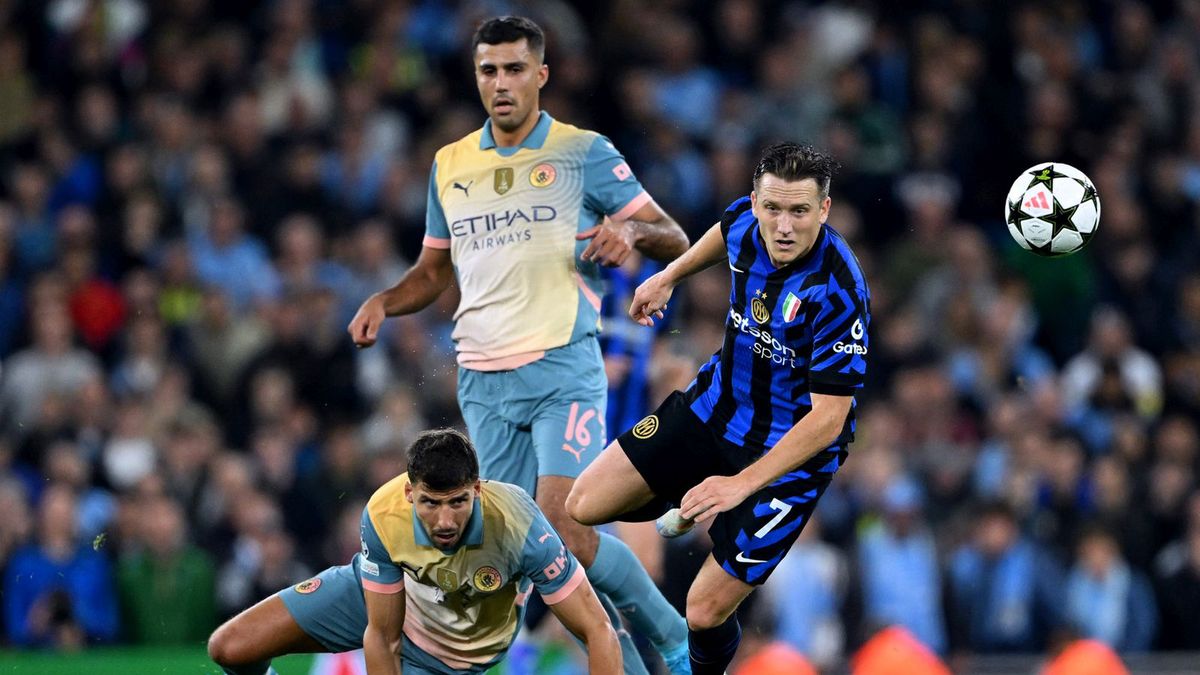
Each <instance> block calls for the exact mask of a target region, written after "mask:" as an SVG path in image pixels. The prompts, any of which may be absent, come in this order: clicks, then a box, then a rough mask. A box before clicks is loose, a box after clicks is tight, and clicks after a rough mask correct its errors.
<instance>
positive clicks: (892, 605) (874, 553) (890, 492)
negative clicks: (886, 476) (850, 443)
mask: <svg viewBox="0 0 1200 675" xmlns="http://www.w3.org/2000/svg"><path fill="white" fill-rule="evenodd" d="M919 490H920V488H918V487H917V485H916V484H915V483H913V481H911V480H910V479H908V478H898V479H895V480H893V481H892V482H891V484H889V485H888V486H887V488H886V489H885V490H884V492H883V496H882V504H881V506H882V509H883V514H882V518H881V519H880V520H879V522H877V523H874V524H872V525H869V526H867V527H866V528H863V529H860V531H859V541H858V566H859V572H860V574H861V575H862V595H863V620H864V622H865V624H866V625H867V626H891V625H899V626H903V627H904V628H906V629H907V630H908V631H909V632H910V633H912V635H913V637H915V638H916V639H917V640H919V641H920V642H921V643H922V644H924V645H925V646H926V647H928V648H930V649H932V650H933V651H935V652H945V651H946V647H947V644H946V629H945V626H944V623H943V621H942V593H941V589H942V580H941V573H940V570H939V567H938V558H937V547H936V546H935V544H934V541H933V535H932V533H930V532H929V530H928V529H927V528H926V527H925V526H924V525H923V524H922V521H921V494H920V492H919Z"/></svg>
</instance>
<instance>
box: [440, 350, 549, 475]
mask: <svg viewBox="0 0 1200 675" xmlns="http://www.w3.org/2000/svg"><path fill="white" fill-rule="evenodd" d="M483 374H485V375H491V374H492V373H483ZM471 377H472V376H470V375H468V376H467V378H471ZM463 379H464V378H463V376H460V378H459V382H460V387H459V391H460V396H459V407H460V408H461V409H462V415H463V420H464V421H465V422H466V423H467V435H469V436H470V437H471V442H472V443H473V444H474V445H475V453H476V455H477V456H478V457H479V475H480V476H481V477H483V478H485V479H487V480H497V481H501V482H504V483H512V484H513V485H518V486H520V487H521V488H523V489H524V490H525V491H526V492H528V493H529V494H531V495H532V494H533V493H534V491H535V490H536V489H537V476H538V462H537V455H536V454H535V453H534V450H533V438H532V436H531V435H530V433H529V431H528V430H525V429H521V428H520V427H519V426H517V425H516V424H514V423H513V422H512V421H510V420H509V419H507V418H506V417H504V416H503V415H501V414H500V413H499V411H498V410H497V408H496V406H497V405H498V404H499V402H500V401H501V399H497V400H496V401H495V402H483V401H478V400H475V399H473V398H472V399H464V398H463V397H462V395H461V392H462V386H461V383H462V381H463Z"/></svg>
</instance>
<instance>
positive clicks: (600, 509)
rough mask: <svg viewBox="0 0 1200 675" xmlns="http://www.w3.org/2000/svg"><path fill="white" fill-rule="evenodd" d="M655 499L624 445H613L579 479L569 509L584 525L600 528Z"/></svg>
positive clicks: (615, 443)
mask: <svg viewBox="0 0 1200 675" xmlns="http://www.w3.org/2000/svg"><path fill="white" fill-rule="evenodd" d="M653 499H654V492H653V491H652V490H651V489H650V486H649V485H648V484H647V483H646V480H645V479H644V478H642V474H640V473H638V470H637V469H636V468H634V466H633V463H632V462H630V461H629V457H628V456H627V455H626V454H625V450H624V449H623V448H622V447H621V443H620V441H613V442H612V443H610V444H609V445H608V447H607V448H605V449H604V452H602V453H600V457H598V458H597V459H596V461H594V462H592V463H591V465H590V466H588V467H587V468H586V469H585V470H584V471H583V473H582V474H580V476H579V478H578V479H576V481H575V484H574V486H572V488H571V492H570V494H569V495H568V496H567V502H566V507H567V513H568V514H570V516H571V517H572V518H574V519H575V520H577V521H579V522H580V523H583V524H585V525H599V524H600V523H607V522H610V521H613V520H616V519H617V518H618V517H620V516H621V515H622V514H625V513H628V512H629V511H632V510H634V509H637V508H639V507H641V506H645V505H646V504H648V503H649V502H650V501H651V500H653ZM660 513H661V512H660Z"/></svg>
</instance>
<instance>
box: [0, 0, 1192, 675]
mask: <svg viewBox="0 0 1200 675" xmlns="http://www.w3.org/2000/svg"><path fill="white" fill-rule="evenodd" d="M506 13H516V14H523V15H527V16H531V17H532V18H534V19H535V20H537V21H539V22H540V23H541V24H542V25H543V26H544V27H545V28H546V31H547V34H548V50H547V62H548V63H549V65H550V82H549V85H548V86H547V87H546V89H545V90H544V93H543V105H544V107H545V108H546V109H547V110H548V111H549V112H550V113H551V114H552V115H554V116H555V117H556V118H557V119H560V120H563V121H566V122H570V123H572V124H576V125H578V126H582V127H586V128H591V129H595V130H598V131H600V132H602V133H605V134H606V135H608V136H609V137H610V138H612V140H613V141H614V143H615V144H616V146H617V148H619V149H620V150H621V151H622V152H624V153H625V155H626V157H627V158H628V160H629V163H630V165H631V166H632V167H633V170H634V172H635V174H636V175H637V176H638V178H639V179H640V180H641V181H642V183H643V184H644V185H645V187H646V188H647V189H648V191H649V192H650V193H651V194H652V195H653V196H654V197H655V199H656V200H657V201H658V202H659V203H660V204H661V205H662V206H663V207H664V208H665V209H666V210H667V211H668V212H669V213H671V214H672V215H673V216H674V217H675V218H676V219H677V220H679V221H680V223H682V224H683V225H684V227H685V229H686V230H687V231H688V232H689V235H690V236H691V237H692V239H693V240H694V239H695V238H696V237H697V236H698V235H699V233H701V232H703V231H704V230H705V229H706V228H707V227H709V226H711V224H712V223H713V222H715V221H716V220H717V219H718V218H719V215H720V213H721V210H722V209H723V208H724V207H725V206H726V205H727V204H729V203H730V202H732V201H733V200H734V199H735V198H737V197H738V196H741V195H743V194H745V193H746V192H748V191H749V189H750V180H749V178H750V175H751V171H752V169H753V162H754V160H755V158H756V157H757V155H758V152H759V150H760V149H761V148H762V147H763V146H764V145H765V144H766V143H767V142H769V141H774V140H780V139H787V140H807V141H810V142H813V143H815V144H817V145H819V146H822V147H824V148H827V149H829V150H830V151H831V152H832V153H833V154H834V155H835V157H836V158H837V159H838V160H839V161H840V162H841V164H842V169H841V171H840V173H839V174H838V175H837V176H836V177H835V178H834V181H833V193H832V196H833V200H834V206H833V210H832V213H831V216H830V221H829V222H830V224H831V225H832V226H833V227H834V228H836V229H837V230H838V231H840V232H841V233H842V234H843V235H844V236H845V237H846V238H847V239H848V240H849V241H850V242H851V244H852V245H853V247H854V250H855V251H856V252H858V254H859V256H860V260H861V262H862V265H863V267H864V269H865V270H866V272H867V275H868V279H869V282H870V284H871V290H872V302H873V305H872V308H871V309H872V313H873V321H872V324H871V342H870V355H869V357H868V360H869V364H870V368H869V372H868V385H867V387H866V389H865V390H864V391H863V392H862V394H861V396H860V398H859V411H860V413H859V420H858V430H859V431H858V436H857V440H856V441H855V443H854V445H853V446H852V448H851V454H850V459H849V461H848V462H847V463H846V465H845V467H844V468H843V469H842V470H841V471H840V473H839V475H838V476H837V478H836V479H835V480H834V482H833V485H832V487H831V488H830V489H829V491H828V492H827V493H826V495H825V496H824V497H823V499H822V502H821V505H820V508H819V509H818V512H817V517H816V518H815V519H814V520H813V522H812V523H810V525H809V526H808V527H807V529H806V530H805V534H804V536H803V537H802V538H801V539H800V541H799V542H798V543H797V544H796V547H795V549H794V550H793V551H792V553H791V554H790V555H789V556H788V558H787V559H786V560H785V562H784V564H782V565H781V566H780V568H779V569H778V571H777V572H776V573H775V574H774V576H773V577H772V578H771V580H770V581H769V582H768V588H769V589H770V593H766V594H760V595H761V596H762V597H759V598H758V601H757V602H755V603H754V604H753V606H752V607H751V608H750V610H749V611H748V612H747V618H746V619H745V622H748V623H747V631H748V633H751V634H754V635H757V636H759V637H765V639H767V640H768V641H774V642H775V643H776V644H775V646H776V647H778V646H786V647H788V648H789V649H792V650H796V651H799V652H800V653H802V654H803V655H804V656H805V657H806V658H807V659H808V660H809V661H810V662H812V663H814V664H816V665H817V666H823V665H828V664H832V663H836V662H839V660H840V659H843V658H845V657H846V656H847V655H848V654H849V653H851V652H852V651H853V650H854V649H856V648H857V646H859V645H861V644H863V643H864V642H865V641H866V640H867V639H868V638H870V637H871V636H872V635H874V634H876V632H877V631H878V630H879V629H881V628H883V627H886V626H901V627H903V628H905V629H906V630H907V631H908V633H909V634H911V635H912V636H914V637H915V638H916V639H917V640H919V641H920V643H922V644H923V645H925V646H926V647H928V648H929V649H931V650H932V651H933V652H935V653H937V654H940V655H942V656H944V657H946V656H953V655H958V654H984V653H1027V652H1037V653H1044V652H1046V650H1049V649H1052V648H1053V647H1054V646H1055V642H1056V640H1059V639H1060V637H1061V636H1064V635H1076V636H1085V637H1089V638H1093V639H1095V640H1098V641H1100V642H1103V643H1105V644H1107V645H1109V646H1111V647H1112V648H1113V649H1115V650H1116V651H1118V652H1121V653H1131V652H1139V651H1147V650H1166V649H1170V650H1180V649H1190V650H1200V489H1198V482H1197V470H1198V468H1200V427H1198V424H1200V422H1198V420H1200V218H1198V215H1200V214H1198V212H1197V202H1198V201H1200V86H1198V84H1197V83H1200V3H1197V2H1195V1H1193V0H1177V1H1170V0H1157V1H1153V0H1145V1H1140V0H1119V1H1113V2H1102V3H1095V2H1084V1H1083V0H1064V1H1063V2H1054V3H1026V2H1014V3H1005V4H1004V5H1003V7H1000V6H997V5H995V3H980V2H973V1H971V0H920V1H916V2H905V3H888V2H879V1H875V0H857V1H850V2H815V1H814V2H800V1H795V0H793V1H786V2H767V1H760V0H616V1H615V2H611V3H587V2H566V1H565V0H459V1H447V0H336V1H335V0H273V1H264V2H245V1H244V0H242V1H234V0H164V1H162V2H159V1H155V2H150V1H149V0H47V1H45V2H40V1H21V0H17V1H15V2H0V513H3V517H0V571H2V577H0V604H2V605H3V614H2V617H0V643H2V644H5V645H9V646H15V647H50V648H55V649H78V648H83V647H85V646H87V645H94V644H105V643H125V644H199V643H201V642H202V641H203V640H204V639H205V638H206V637H207V635H208V634H209V632H211V630H212V629H213V628H214V627H215V625H216V622H217V621H219V620H220V619H222V618H223V617H228V616H230V615H232V614H233V613H235V612H237V611H239V610H240V609H242V608H244V607H246V606H248V605H250V604H251V603H253V602H255V601H257V600H259V599H261V598H263V597H265V596H267V595H269V594H270V593H272V592H274V591H275V590H277V589H279V588H282V587H284V586H287V585H290V584H294V583H297V582H299V581H302V580H304V579H305V578H307V577H308V576H309V575H311V574H312V573H314V572H315V571H319V570H321V569H323V568H324V567H326V566H329V565H333V564H341V563H344V562H346V561H347V560H349V559H350V557H351V556H352V555H353V554H354V553H355V551H357V550H358V546H359V541H358V519H359V514H360V512H361V509H362V507H363V505H364V500H365V499H366V498H367V497H368V496H369V495H370V494H371V492H372V491H373V490H374V489H375V488H376V487H378V486H379V485H381V484H382V483H383V482H385V481H386V480H388V479H390V478H391V477H393V476H394V475H396V474H397V473H398V472H400V471H402V470H403V467H404V448H405V447H406V445H407V444H408V443H409V441H410V440H411V439H412V438H413V437H414V436H415V434H416V433H418V432H420V431H421V430H423V429H425V428H428V427H430V426H440V425H460V424H461V418H460V416H459V412H458V409H457V406H456V403H455V396H454V394H455V378H456V366H455V361H454V345H453V343H452V341H451V340H450V330H451V326H452V315H453V311H454V308H455V306H456V301H457V297H456V295H455V293H453V292H449V293H447V294H445V295H444V296H443V297H442V298H441V299H440V300H439V301H438V302H437V303H436V304H435V306H433V307H432V308H430V309H428V310H426V311H424V312H422V313H420V314H418V315H415V316H412V317H406V318H403V319H395V320H391V321H390V322H389V323H388V325H387V326H386V327H385V329H384V331H383V332H382V337H381V339H380V343H379V344H378V345H377V346H376V347H375V348H372V349H369V350H361V351H358V350H355V348H354V347H353V345H352V343H351V341H350V340H349V338H348V336H347V334H346V332H345V328H346V324H347V322H348V320H349V319H350V317H351V316H352V315H353V313H354V311H355V309H356V308H357V307H358V305H359V303H360V302H362V300H363V299H365V298H366V297H367V295H369V294H370V293H372V292H374V291H376V290H380V289H382V288H385V287H387V286H389V285H391V284H393V283H394V282H395V281H396V280H397V279H398V278H399V276H400V275H401V274H402V273H403V272H404V270H405V269H406V268H407V267H408V265H409V264H410V261H412V260H414V259H415V256H416V255H417V254H418V253H419V251H420V246H421V241H422V238H423V236H424V218H425V213H424V210H425V197H426V193H427V187H428V178H429V176H428V173H429V167H430V165H431V162H432V158H433V153H434V152H435V151H436V150H437V148H439V147H440V146H441V145H443V144H445V143H447V142H450V141H452V140H455V139H457V138H459V137H461V136H463V135H465V134H467V133H469V132H471V131H472V130H473V129H475V128H478V127H479V126H480V125H481V124H482V123H483V121H484V113H483V112H482V109H481V106H480V105H479V101H478V97H477V93H476V91H475V88H474V81H473V77H472V72H471V62H470V59H469V52H470V46H469V38H470V34H471V31H472V29H473V27H474V26H475V24H476V23H477V22H478V21H479V20H480V19H482V18H485V17H487V16H493V15H497V14H506ZM1051 160H1053V161H1063V162H1067V163H1070V164H1072V165H1074V166H1076V167H1078V168H1080V169H1081V170H1083V171H1084V172H1086V173H1087V174H1089V175H1090V176H1091V177H1092V179H1093V180H1094V181H1095V183H1096V186H1097V189H1098V192H1099V195H1100V200H1101V203H1102V209H1103V215H1102V219H1101V224H1100V229H1099V234H1098V235H1097V236H1096V238H1095V239H1094V240H1093V242H1092V243H1091V244H1090V246H1089V247H1088V248H1087V249H1085V250H1084V251H1083V252H1081V253H1079V254H1077V255H1074V256H1071V257H1067V258H1061V259H1043V258H1039V257H1037V256H1034V255H1032V254H1030V253H1027V252H1025V251H1022V250H1020V249H1019V248H1017V247H1016V245H1015V244H1014V243H1013V242H1012V241H1011V239H1010V238H1009V235H1008V233H1007V230H1006V227H1005V224H1004V221H1003V211H1002V201H1003V196H1004V195H1005V194H1006V193H1007V191H1008V185H1009V184H1010V183H1011V181H1012V180H1013V179H1014V178H1015V177H1016V176H1017V175H1018V174H1019V173H1020V172H1021V171H1022V170H1024V169H1026V168H1027V167H1029V166H1031V165H1033V164H1035V163H1037V162H1041V161H1051ZM653 269H654V267H653V263H650V262H645V261H641V260H636V259H635V260H634V261H633V262H631V263H629V264H628V265H627V266H626V267H625V268H623V269H621V270H614V271H613V272H612V274H611V275H610V277H611V279H610V282H611V285H610V290H611V291H612V293H611V294H610V297H609V299H608V300H607V307H608V311H607V314H608V318H607V319H606V326H605V335H604V341H603V342H604V346H605V350H606V354H607V365H608V375H609V378H610V383H611V387H612V397H611V398H610V406H609V407H610V410H609V420H608V425H609V433H610V436H615V435H616V434H617V433H619V432H620V430H623V429H625V428H627V427H628V426H629V425H630V424H631V423H632V422H635V421H636V420H637V419H639V418H640V416H641V415H643V414H644V413H645V412H646V411H648V410H649V409H650V408H651V407H652V406H653V405H654V404H655V403H656V402H657V401H659V400H661V398H662V397H663V396H665V394H666V393H668V392H669V391H670V390H671V389H675V388H684V387H686V386H687V384H688V382H689V381H690V379H691V377H692V376H693V374H694V372H695V369H696V367H697V366H698V365H699V363H701V362H702V361H703V360H705V359H707V357H708V356H709V355H710V354H711V353H712V352H713V351H714V350H715V349H717V348H718V347H719V345H720V342H721V338H722V334H723V330H724V325H723V322H724V317H725V314H726V311H727V304H728V288H727V284H728V278H727V273H724V272H722V271H721V270H720V269H716V268H714V269H713V270H710V271H709V272H706V273H704V274H702V275H699V276H697V277H694V278H693V279H691V280H689V281H688V283H687V284H686V285H685V288H684V290H683V291H682V295H681V296H679V300H678V302H673V303H672V314H671V315H670V316H669V317H668V321H667V322H666V323H665V325H664V326H663V327H662V328H661V329H659V330H656V331H653V332H652V331H650V330H646V329H640V328H635V327H633V326H631V325H629V324H628V322H627V320H626V319H624V318H623V316H622V311H623V309H624V308H625V307H627V306H628V299H629V296H630V294H631V293H632V290H633V288H635V287H636V285H637V283H638V280H639V279H641V278H644V277H645V276H646V275H647V274H648V273H649V272H650V271H652V270H653ZM513 320H514V321H519V320H520V317H513ZM705 546H706V541H705V535H704V533H703V531H700V532H697V533H695V534H694V535H692V536H690V537H687V538H684V539H683V540H681V541H673V542H671V543H670V544H665V543H661V544H660V543H656V544H655V545H654V546H651V547H650V550H648V551H647V552H646V556H647V561H648V564H650V566H651V569H652V570H653V571H655V572H656V573H657V574H658V577H659V578H658V579H657V581H658V582H659V583H660V584H661V585H662V586H663V588H664V590H665V591H666V592H667V593H668V594H669V595H670V596H671V597H672V598H673V600H674V601H676V602H678V603H679V606H680V607H682V601H683V597H684V596H683V593H684V592H685V589H686V588H687V586H688V584H689V582H690V579H688V578H685V577H686V571H687V570H689V569H691V570H695V569H698V567H699V562H700V560H701V558H702V556H703V555H704V552H705ZM663 570H667V571H666V572H664V571H663Z"/></svg>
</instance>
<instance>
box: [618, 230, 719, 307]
mask: <svg viewBox="0 0 1200 675" xmlns="http://www.w3.org/2000/svg"><path fill="white" fill-rule="evenodd" d="M728 257H729V250H728V249H727V248H726V246H725V237H724V235H722V234H721V224H720V223H717V224H716V225H713V226H712V227H710V228H708V231H707V232H705V233H704V236H702V237H700V240H699V241H697V242H696V243H695V244H693V245H692V247H691V248H689V249H688V250H687V252H685V253H684V254H683V255H681V256H679V257H678V258H676V259H675V260H674V261H673V262H672V263H671V264H670V265H667V267H666V269H664V270H663V271H661V272H659V273H658V274H655V275H654V276H652V277H650V278H649V279H647V280H646V281H645V282H644V283H642V285H641V286H638V288H637V291H635V292H634V294H633V303H632V304H631V305H630V306H629V316H630V318H632V319H633V320H634V321H637V322H638V323H640V324H642V325H643V326H653V325H654V319H656V318H658V319H661V318H662V310H664V309H666V307H667V301H668V300H670V299H671V293H672V292H673V291H674V290H675V287H676V286H678V285H679V282H681V281H683V280H684V279H686V278H688V277H690V276H692V275H693V274H695V273H697V272H700V271H702V270H705V269H708V268H709V267H711V266H713V265H715V264H716V263H718V262H720V261H722V260H725V259H726V258H728Z"/></svg>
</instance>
